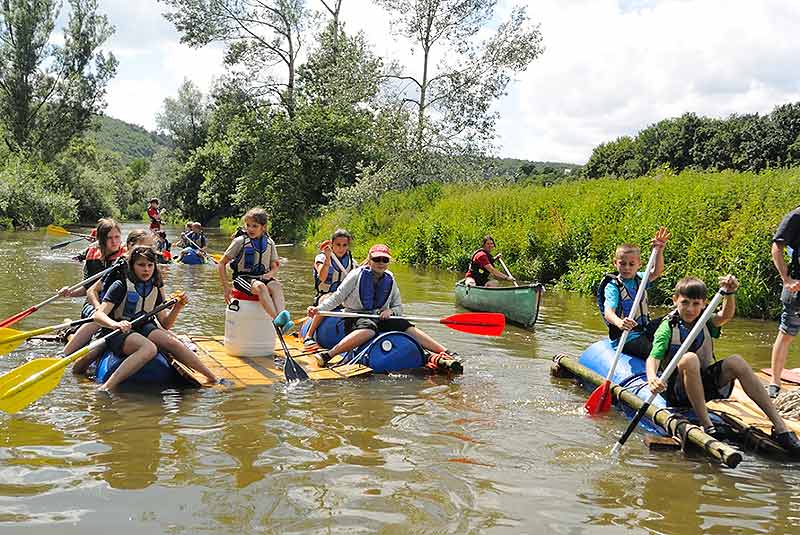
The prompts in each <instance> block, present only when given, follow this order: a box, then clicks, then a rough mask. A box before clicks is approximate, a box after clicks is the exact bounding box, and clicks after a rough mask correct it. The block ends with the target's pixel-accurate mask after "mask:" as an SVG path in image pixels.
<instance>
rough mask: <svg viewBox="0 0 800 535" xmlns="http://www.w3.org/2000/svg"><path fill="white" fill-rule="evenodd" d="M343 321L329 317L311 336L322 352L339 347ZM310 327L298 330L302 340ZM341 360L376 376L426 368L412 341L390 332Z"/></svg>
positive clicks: (343, 333)
mask: <svg viewBox="0 0 800 535" xmlns="http://www.w3.org/2000/svg"><path fill="white" fill-rule="evenodd" d="M344 321H345V320H344V318H334V317H331V316H328V317H325V318H323V319H322V322H320V324H319V327H317V330H316V332H315V333H314V337H315V339H316V341H317V343H318V344H319V345H320V346H322V347H325V348H331V347H333V346H335V345H336V344H338V343H339V342H340V341H341V340H342V338H344V336H345V334H346V333H345V330H344ZM310 326H311V321H310V320H309V321H306V322H305V323H304V324H303V326H302V327H301V328H300V335H301V336H303V337H305V335H306V333H307V332H308V329H309V327H310ZM344 360H345V361H347V362H357V363H360V364H363V365H365V366H368V367H370V368H372V370H373V371H375V372H377V373H389V372H396V371H400V370H410V369H413V368H420V367H422V366H423V365H424V364H425V350H424V349H422V346H420V345H419V343H418V342H417V341H416V340H415V339H414V338H413V337H411V336H409V335H407V334H406V333H403V332H398V331H392V332H388V333H380V334H378V335H377V336H375V337H374V338H372V339H371V340H370V341H368V342H367V343H365V344H363V345H362V346H361V347H358V348H356V349H354V350H353V351H351V352H349V353H348V354H347V355H345V356H344Z"/></svg>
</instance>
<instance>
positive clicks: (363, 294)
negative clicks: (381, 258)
mask: <svg viewBox="0 0 800 535" xmlns="http://www.w3.org/2000/svg"><path fill="white" fill-rule="evenodd" d="M393 285H394V279H393V278H392V276H391V275H390V274H389V273H388V272H387V273H384V274H383V277H381V278H380V279H379V280H377V281H376V280H375V278H374V277H373V276H372V270H371V269H370V268H368V267H365V268H363V269H362V270H361V274H360V275H359V279H358V297H359V298H360V299H361V306H363V307H364V310H380V309H381V308H383V305H385V304H386V301H387V300H388V299H389V294H391V293H392V286H393Z"/></svg>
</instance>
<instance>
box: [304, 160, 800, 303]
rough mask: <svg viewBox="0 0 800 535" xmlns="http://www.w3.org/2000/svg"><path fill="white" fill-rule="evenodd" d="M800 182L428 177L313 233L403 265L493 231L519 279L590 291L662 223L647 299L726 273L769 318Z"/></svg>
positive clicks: (444, 263) (444, 262) (462, 249)
mask: <svg viewBox="0 0 800 535" xmlns="http://www.w3.org/2000/svg"><path fill="white" fill-rule="evenodd" d="M799 186H800V169H788V170H787V169H782V170H774V171H767V172H763V173H761V174H754V173H736V172H729V171H725V172H718V173H707V172H695V171H684V172H683V173H681V174H679V175H672V174H669V173H663V174H657V175H654V176H648V177H642V178H638V179H634V180H619V179H599V180H591V181H581V182H572V183H566V184H559V185H556V186H553V187H541V186H507V187H490V186H487V187H484V188H480V187H477V186H475V185H473V184H470V185H469V186H468V187H467V186H459V185H439V184H429V185H426V186H423V187H420V188H416V189H413V190H409V191H403V192H392V193H388V194H386V195H384V196H383V197H382V198H381V199H380V200H379V201H378V202H373V203H368V204H366V205H364V206H363V207H362V208H361V209H360V210H358V211H357V212H347V211H333V212H330V213H328V214H327V215H324V216H323V217H321V218H319V219H317V220H314V221H312V223H311V224H310V225H309V239H310V240H311V241H319V240H322V239H324V238H326V237H328V235H329V234H330V233H331V231H333V229H334V228H336V227H344V228H346V229H348V230H350V231H351V232H352V233H353V234H354V236H355V240H356V241H355V243H354V251H355V253H356V256H357V257H358V258H363V257H364V256H365V255H366V251H367V249H368V248H369V246H370V245H371V244H373V243H376V242H384V243H386V244H388V245H389V246H390V247H391V248H392V251H393V254H394V256H395V257H396V258H398V259H399V260H402V261H405V262H409V263H413V264H427V265H435V266H440V267H444V268H447V269H455V270H459V271H463V270H465V269H466V267H467V264H468V262H469V258H470V255H471V253H472V252H473V251H474V250H475V249H476V248H477V247H478V246H479V245H480V240H481V238H482V236H483V235H485V234H491V235H492V236H494V238H495V240H496V242H497V246H498V248H497V251H498V252H502V253H503V257H504V258H505V260H506V263H507V264H508V266H509V269H510V270H511V271H512V273H514V275H515V276H516V277H517V278H518V279H521V280H522V279H525V280H538V281H541V282H546V283H556V284H557V285H558V286H559V287H562V288H565V289H570V290H576V291H581V292H593V291H594V290H595V288H596V286H597V283H598V282H599V280H600V278H601V276H602V274H603V273H605V272H607V271H611V270H612V269H613V266H612V258H613V253H614V249H615V248H616V246H617V245H618V244H620V243H623V242H627V243H634V244H638V245H640V246H641V247H642V249H643V257H644V258H643V263H644V262H646V260H647V258H646V257H647V252H646V251H649V242H650V239H651V238H652V236H653V234H654V233H655V231H656V229H657V228H658V227H659V226H660V225H664V226H666V227H667V228H669V230H670V231H671V232H672V239H671V240H670V241H669V243H668V244H667V247H666V250H665V260H666V269H665V271H664V275H663V276H662V277H661V278H660V279H659V280H658V281H656V284H655V286H654V289H653V291H651V292H650V300H651V302H657V303H659V302H666V301H667V300H668V298H669V295H670V293H671V291H670V290H671V288H672V287H673V286H674V284H675V282H676V281H677V280H678V279H680V278H681V277H683V276H686V275H693V276H697V277H700V278H702V279H703V280H705V281H706V283H707V284H709V287H711V288H712V289H713V288H716V279H717V277H718V276H720V275H723V274H726V273H732V274H734V275H736V276H737V277H738V278H739V280H740V281H741V283H742V287H741V289H740V290H739V293H738V307H739V314H741V315H746V316H753V317H772V316H775V315H776V314H777V313H778V311H779V308H780V303H779V300H778V293H779V290H780V279H779V277H778V276H777V273H776V271H775V268H774V267H773V265H772V261H771V257H770V247H771V237H772V235H773V233H774V231H775V229H776V227H777V225H778V224H779V223H780V221H781V219H782V218H783V216H784V215H785V214H786V213H787V212H788V211H789V210H791V209H793V208H795V207H796V206H797V205H798V204H800V202H799V200H800V193H795V192H796V191H798V189H797V188H798V187H799Z"/></svg>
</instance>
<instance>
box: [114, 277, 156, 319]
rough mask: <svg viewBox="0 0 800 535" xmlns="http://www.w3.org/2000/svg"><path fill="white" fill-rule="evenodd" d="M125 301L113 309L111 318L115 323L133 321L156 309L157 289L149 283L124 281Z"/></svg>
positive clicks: (129, 278) (130, 278) (127, 279)
mask: <svg viewBox="0 0 800 535" xmlns="http://www.w3.org/2000/svg"><path fill="white" fill-rule="evenodd" d="M125 285H126V294H125V301H123V302H122V303H120V304H119V305H117V306H116V307H114V309H113V310H112V311H111V314H110V315H111V317H112V318H113V319H114V320H116V321H121V320H129V321H130V320H133V319H136V318H137V317H139V316H141V315H143V314H146V313H148V312H150V311H151V310H153V309H154V308H155V307H156V303H157V302H158V296H159V291H158V287H157V286H156V285H155V284H153V282H152V279H151V280H150V281H146V282H143V281H140V280H136V281H134V280H132V277H128V278H126V279H125Z"/></svg>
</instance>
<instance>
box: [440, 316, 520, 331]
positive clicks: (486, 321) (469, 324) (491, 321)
mask: <svg viewBox="0 0 800 535" xmlns="http://www.w3.org/2000/svg"><path fill="white" fill-rule="evenodd" d="M439 323H441V324H442V325H446V326H448V327H450V328H451V329H453V330H455V331H461V332H464V333H470V334H480V335H483V336H500V335H501V334H503V329H505V326H506V317H505V316H504V315H502V314H499V313H496V312H465V313H463V314H453V315H452V316H448V317H446V318H442V319H440V320H439Z"/></svg>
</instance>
